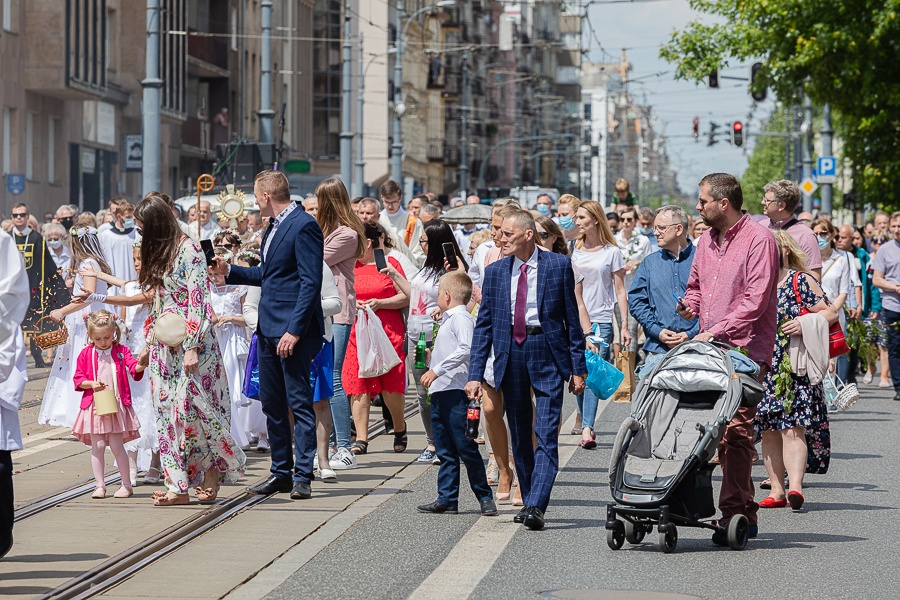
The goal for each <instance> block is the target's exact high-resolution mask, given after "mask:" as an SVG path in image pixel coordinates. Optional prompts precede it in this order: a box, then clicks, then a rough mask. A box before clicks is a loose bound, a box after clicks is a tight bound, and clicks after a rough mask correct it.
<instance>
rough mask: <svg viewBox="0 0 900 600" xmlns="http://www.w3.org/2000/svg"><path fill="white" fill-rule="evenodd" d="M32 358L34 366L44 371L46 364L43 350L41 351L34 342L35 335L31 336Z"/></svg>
mask: <svg viewBox="0 0 900 600" xmlns="http://www.w3.org/2000/svg"><path fill="white" fill-rule="evenodd" d="M30 345H31V357H32V358H33V359H34V366H36V367H37V368H39V369H43V368H44V367H46V366H47V365H46V363H45V362H44V355H43V354H42V353H43V350H41V348H40V346H38V345H37V343H36V342H35V341H34V334H32V335H31V343H30Z"/></svg>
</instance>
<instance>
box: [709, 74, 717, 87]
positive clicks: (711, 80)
mask: <svg viewBox="0 0 900 600" xmlns="http://www.w3.org/2000/svg"><path fill="white" fill-rule="evenodd" d="M709 87H711V88H717V87H719V70H718V69H714V70H713V72H712V73H710V74H709Z"/></svg>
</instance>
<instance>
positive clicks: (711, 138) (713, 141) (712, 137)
mask: <svg viewBox="0 0 900 600" xmlns="http://www.w3.org/2000/svg"><path fill="white" fill-rule="evenodd" d="M718 128H719V124H718V123H713V122H712V121H710V122H709V141H708V142H706V145H707V146H712V145H713V144H716V143H718V140H716V129H718Z"/></svg>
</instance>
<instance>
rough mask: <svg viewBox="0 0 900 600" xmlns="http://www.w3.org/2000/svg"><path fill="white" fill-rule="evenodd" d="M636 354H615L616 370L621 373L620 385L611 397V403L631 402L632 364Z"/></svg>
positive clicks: (621, 352) (632, 392) (632, 389)
mask: <svg viewBox="0 0 900 600" xmlns="http://www.w3.org/2000/svg"><path fill="white" fill-rule="evenodd" d="M636 358H637V353H635V352H627V351H625V350H620V351H619V352H617V353H616V367H615V368H616V370H618V371H619V372H621V373H622V381H621V385H619V389H618V390H616V392H615V394H614V395H613V402H631V396H632V395H633V394H634V389H635V387H636V386H635V379H634V363H635V361H636Z"/></svg>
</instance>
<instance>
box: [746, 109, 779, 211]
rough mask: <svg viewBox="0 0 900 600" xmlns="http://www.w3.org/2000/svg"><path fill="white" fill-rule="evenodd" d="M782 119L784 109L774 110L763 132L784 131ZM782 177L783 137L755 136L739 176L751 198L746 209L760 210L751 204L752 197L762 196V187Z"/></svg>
mask: <svg viewBox="0 0 900 600" xmlns="http://www.w3.org/2000/svg"><path fill="white" fill-rule="evenodd" d="M784 121H785V119H784V111H781V110H775V111H774V112H773V113H772V116H771V118H770V119H769V121H768V122H767V123H766V126H765V128H764V129H763V132H765V133H785V131H786V127H785V126H784ZM782 178H784V138H781V137H765V136H759V137H757V138H756V145H755V146H754V147H753V153H752V154H750V159H749V160H748V161H747V170H746V171H744V174H743V175H742V176H741V188H743V190H744V194H745V196H746V197H747V198H748V199H750V200H751V205H750V207H749V208H748V210H750V211H751V212H757V213H758V212H762V207H761V206H756V205H753V203H752V201H753V199H755V198H762V189H763V186H765V185H766V184H767V183H769V182H770V181H774V180H776V179H782ZM754 194H755V195H754Z"/></svg>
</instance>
